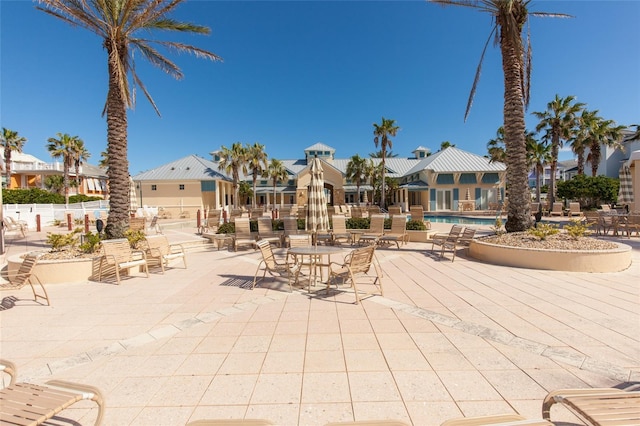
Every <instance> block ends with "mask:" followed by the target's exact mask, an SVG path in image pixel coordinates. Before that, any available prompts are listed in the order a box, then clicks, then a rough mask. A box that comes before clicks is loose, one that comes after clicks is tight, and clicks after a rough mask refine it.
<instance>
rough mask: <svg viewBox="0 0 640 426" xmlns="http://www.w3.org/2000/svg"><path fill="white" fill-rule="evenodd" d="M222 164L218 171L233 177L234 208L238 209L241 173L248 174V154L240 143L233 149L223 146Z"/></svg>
mask: <svg viewBox="0 0 640 426" xmlns="http://www.w3.org/2000/svg"><path fill="white" fill-rule="evenodd" d="M220 151H221V152H220V163H219V164H218V170H222V171H224V172H225V173H226V174H227V175H231V179H232V180H233V184H232V185H233V207H234V208H238V182H240V172H241V171H242V173H243V174H246V173H247V163H246V158H247V153H246V149H245V148H244V147H243V146H242V144H241V143H240V142H235V143H234V144H233V145H231V149H229V148H227V147H226V146H223V147H222V148H221V150H220Z"/></svg>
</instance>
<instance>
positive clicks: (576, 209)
mask: <svg viewBox="0 0 640 426" xmlns="http://www.w3.org/2000/svg"><path fill="white" fill-rule="evenodd" d="M567 214H568V215H569V217H571V216H582V212H581V211H580V203H569V213H567Z"/></svg>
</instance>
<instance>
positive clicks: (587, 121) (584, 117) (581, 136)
mask: <svg viewBox="0 0 640 426" xmlns="http://www.w3.org/2000/svg"><path fill="white" fill-rule="evenodd" d="M599 119H601V118H600V117H598V111H589V110H587V109H583V110H582V113H581V114H580V117H578V121H577V127H576V129H575V131H574V132H573V135H572V138H571V139H570V140H569V143H570V145H571V151H573V153H574V154H575V155H576V158H577V161H578V174H579V175H583V174H584V165H585V161H586V158H585V154H586V150H587V148H588V146H589V144H588V142H587V141H588V139H589V137H590V134H591V133H592V132H593V131H594V130H595V128H596V123H597V121H598V120H599Z"/></svg>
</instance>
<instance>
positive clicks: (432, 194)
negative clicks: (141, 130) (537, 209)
mask: <svg viewBox="0 0 640 426" xmlns="http://www.w3.org/2000/svg"><path fill="white" fill-rule="evenodd" d="M219 153H220V152H219V151H214V152H212V153H211V154H212V159H211V160H207V159H204V158H202V157H198V156H196V155H190V156H188V157H185V158H182V159H179V160H176V161H174V162H171V163H168V164H165V165H162V166H160V167H157V168H155V169H152V170H149V171H147V172H143V173H140V174H138V175H136V176H133V180H134V182H135V187H136V194H137V198H138V203H139V205H141V206H144V205H147V206H152V207H159V208H162V209H163V210H164V211H167V212H169V213H171V214H172V215H180V214H181V215H185V216H186V215H189V216H191V215H195V213H196V212H197V211H198V210H202V209H226V210H228V209H229V208H230V206H232V205H233V188H232V180H231V178H230V177H229V176H227V175H226V174H225V173H224V172H222V171H220V170H219V160H220V157H219ZM412 154H413V155H412V156H411V157H405V158H400V157H392V158H387V159H386V163H385V164H386V175H387V176H388V177H390V178H392V179H395V180H396V181H397V183H398V189H397V190H395V191H394V192H393V193H392V203H393V204H394V205H399V206H401V207H402V208H403V210H408V208H409V206H410V205H415V204H420V205H422V206H423V208H424V209H425V210H426V211H439V212H446V211H460V210H486V209H490V208H495V207H494V204H497V203H499V202H500V200H502V199H504V187H505V174H506V169H505V166H504V164H502V163H491V162H489V160H488V159H487V158H485V157H482V156H479V155H476V154H473V153H470V152H467V151H463V150H460V149H458V148H455V147H449V148H447V149H445V150H442V151H438V152H436V153H434V154H432V155H430V152H429V150H428V149H427V148H424V147H418V148H416V149H415V150H414V151H413V153H412ZM316 156H317V157H318V158H320V159H321V160H322V161H323V168H324V179H325V192H326V194H327V200H328V203H329V204H330V205H340V204H357V203H358V194H357V191H356V186H355V185H354V184H353V182H350V181H349V180H348V179H346V169H347V164H348V163H349V160H350V159H349V158H336V156H335V149H334V148H332V147H330V146H328V145H325V144H322V143H317V144H314V145H312V146H309V147H307V148H306V149H305V150H304V157H303V158H301V159H293V160H281V161H282V162H283V164H284V166H285V168H286V169H287V171H288V172H289V178H288V179H287V180H286V181H285V182H279V183H278V185H277V186H276V191H275V199H274V188H273V182H272V181H271V180H269V179H267V178H260V179H258V182H257V190H256V197H257V202H258V204H259V205H262V206H265V207H270V206H274V205H275V207H277V208H279V207H280V206H286V207H288V206H291V205H293V204H296V205H298V206H303V205H305V204H306V201H307V191H308V189H307V188H308V186H309V180H310V174H309V167H308V164H309V160H310V159H311V158H313V157H316ZM373 161H374V164H378V163H379V161H380V159H373ZM241 179H242V180H243V181H246V182H248V183H249V184H250V185H252V179H251V176H250V175H246V176H241ZM372 191H373V188H372V187H371V185H363V186H361V195H360V202H363V203H366V201H367V200H369V201H370V200H372V197H373V194H372ZM240 201H241V202H239V203H238V204H239V205H243V206H247V205H248V203H250V200H240ZM192 217H193V216H192Z"/></svg>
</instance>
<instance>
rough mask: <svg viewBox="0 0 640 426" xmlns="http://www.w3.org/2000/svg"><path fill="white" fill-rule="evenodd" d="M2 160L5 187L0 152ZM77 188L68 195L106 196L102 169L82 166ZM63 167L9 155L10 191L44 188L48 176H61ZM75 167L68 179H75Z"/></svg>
mask: <svg viewBox="0 0 640 426" xmlns="http://www.w3.org/2000/svg"><path fill="white" fill-rule="evenodd" d="M0 159H1V160H2V169H3V174H2V187H3V188H5V187H7V184H6V182H5V176H4V170H5V161H4V151H0ZM78 171H79V174H80V176H79V181H80V184H79V186H77V187H76V186H71V187H70V188H69V193H70V195H76V194H85V195H89V196H96V197H102V198H105V197H106V194H107V174H106V171H105V170H104V169H101V168H100V167H97V166H92V165H91V164H86V163H85V164H82V165H81V166H80V168H79V170H78ZM63 173H64V167H63V165H62V163H60V162H52V163H46V162H44V161H42V160H40V159H38V158H36V157H34V156H33V155H30V154H25V153H22V152H13V153H11V189H29V188H41V189H46V188H45V179H46V178H47V177H48V176H52V175H58V176H62V175H63ZM75 173H76V170H75V167H72V168H71V169H69V178H70V179H72V180H75V179H76V175H75Z"/></svg>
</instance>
